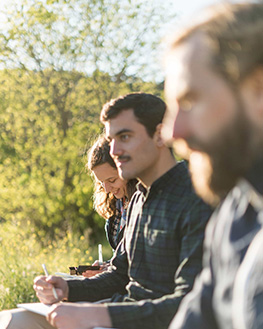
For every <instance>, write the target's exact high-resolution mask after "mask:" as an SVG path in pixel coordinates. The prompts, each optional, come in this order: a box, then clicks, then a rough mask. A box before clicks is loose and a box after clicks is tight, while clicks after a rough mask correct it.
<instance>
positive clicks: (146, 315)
mask: <svg viewBox="0 0 263 329" xmlns="http://www.w3.org/2000/svg"><path fill="white" fill-rule="evenodd" d="M139 188H140V189H141V188H142V187H141V186H139ZM211 212H212V210H211V208H210V207H209V206H208V205H206V204H205V203H204V202H203V201H202V200H201V199H200V198H199V197H198V196H197V195H196V194H195V193H194V191H193V187H192V184H191V180H190V177H189V173H188V169H187V166H186V164H185V162H179V163H178V164H177V165H176V166H175V167H173V168H172V169H171V170H169V171H168V172H167V173H165V174H164V175H163V176H162V177H160V178H159V179H157V180H156V181H155V182H154V183H153V184H152V186H151V187H150V188H149V190H147V191H141V190H139V189H138V191H137V192H136V193H135V194H134V196H133V198H132V200H131V202H130V205H129V209H128V214H127V224H126V231H125V233H124V234H125V238H124V239H123V240H122V242H121V243H120V244H119V246H118V248H117V249H116V251H115V255H114V256H113V258H112V269H111V270H110V271H107V272H104V273H102V274H100V275H97V276H95V277H93V278H90V279H85V280H81V281H80V280H70V281H68V284H69V301H83V300H86V301H95V300H99V299H103V298H107V297H112V302H111V303H109V304H107V306H108V309H109V313H110V316H111V320H112V323H113V326H114V327H115V328H123V329H133V328H136V329H140V328H141V329H147V328H149V329H155V328H156V329H157V328H158V329H159V328H167V327H168V325H169V323H170V321H171V320H172V318H173V316H174V314H175V313H176V311H177V309H178V306H179V304H180V302H181V300H182V298H183V297H184V296H185V294H186V293H187V292H188V291H189V290H191V288H192V285H193V282H194V279H195V277H196V275H197V274H198V273H199V272H200V271H201V268H202V247H203V238H204V229H205V226H206V223H207V221H208V219H209V217H210V215H211ZM87 321H88V319H87Z"/></svg>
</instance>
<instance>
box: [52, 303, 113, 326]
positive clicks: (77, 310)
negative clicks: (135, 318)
mask: <svg viewBox="0 0 263 329" xmlns="http://www.w3.org/2000/svg"><path fill="white" fill-rule="evenodd" d="M47 321H48V322H49V323H50V324H51V325H52V326H54V327H55V328H58V329H76V328H78V329H92V328H94V327H99V326H102V327H111V326H112V324H111V319H110V316H109V313H108V309H107V307H106V306H105V305H94V304H91V303H82V304H76V303H58V304H54V305H53V306H52V307H51V308H50V311H49V313H48V315H47Z"/></svg>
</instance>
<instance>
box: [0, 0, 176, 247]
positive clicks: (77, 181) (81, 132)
mask: <svg viewBox="0 0 263 329" xmlns="http://www.w3.org/2000/svg"><path fill="white" fill-rule="evenodd" d="M150 4H151V5H150ZM159 4H160V3H159ZM159 4H158V1H150V2H144V1H142V0H140V1H128V0H123V1H118V0H89V1H86V0H85V1H84V0H71V1H67V0H64V1H58V0H57V1H55V0H53V1H51V0H41V1H35V0H20V1H15V0H13V1H10V2H9V3H8V7H7V9H6V11H5V13H4V16H3V17H4V18H3V20H4V21H3V24H2V25H1V30H0V68H1V70H0V129H1V136H0V150H1V152H0V182H1V183H0V209H1V213H0V218H2V219H3V220H7V221H13V220H19V221H21V222H25V223H26V222H28V221H30V223H31V226H32V229H33V230H34V233H35V234H36V236H37V237H38V238H39V239H40V241H42V240H41V239H42V238H43V237H47V236H48V239H49V238H51V239H54V238H55V237H56V239H58V238H64V236H65V235H66V234H67V233H68V232H72V233H74V234H77V235H83V236H85V239H88V240H90V241H92V242H93V243H94V242H98V241H99V240H100V239H101V237H102V236H103V235H104V232H103V227H104V221H103V219H101V218H100V217H99V216H98V215H97V214H96V213H95V212H94V210H93V205H92V191H93V185H92V181H91V178H90V177H89V176H88V175H87V173H86V172H85V170H84V166H85V161H86V159H85V152H86V150H87V148H89V147H90V146H91V144H92V142H93V140H94V139H95V137H96V136H97V135H98V134H99V133H100V132H101V131H102V125H101V124H100V123H99V113H100V110H101V108H102V105H103V104H104V103H105V102H106V101H109V100H110V99H111V98H113V97H117V96H119V95H120V94H125V93H128V92H134V91H145V92H151V93H154V94H157V95H162V89H163V84H162V83H157V82H156V81H147V82H146V81H145V80H144V79H143V76H142V75H143V72H146V71H145V70H144V69H145V67H146V64H147V63H148V65H149V58H150V57H151V56H153V57H154V54H155V52H156V44H157V43H158V42H159V41H160V36H161V33H160V31H161V30H162V28H161V27H163V25H164V23H163V21H166V22H168V21H169V19H172V15H171V12H169V15H170V16H168V14H167V9H168V7H169V4H168V2H167V4H168V7H164V6H163V7H160V6H159ZM148 71H151V67H149V68H148ZM153 71H154V69H153ZM131 72H133V73H131ZM144 74H145V76H146V75H147V74H146V73H144Z"/></svg>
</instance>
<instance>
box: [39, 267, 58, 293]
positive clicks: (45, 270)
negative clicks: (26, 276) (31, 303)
mask: <svg viewBox="0 0 263 329" xmlns="http://www.w3.org/2000/svg"><path fill="white" fill-rule="evenodd" d="M42 267H43V270H44V272H45V275H46V276H49V274H48V271H47V268H46V265H45V264H42ZM52 291H53V295H54V297H55V298H56V299H58V295H57V292H56V289H55V288H54V287H53V288H52Z"/></svg>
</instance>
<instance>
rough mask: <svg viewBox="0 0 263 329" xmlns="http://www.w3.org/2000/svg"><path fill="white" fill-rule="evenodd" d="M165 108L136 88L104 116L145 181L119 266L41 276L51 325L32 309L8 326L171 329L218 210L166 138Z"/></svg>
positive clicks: (113, 140) (133, 205)
mask: <svg viewBox="0 0 263 329" xmlns="http://www.w3.org/2000/svg"><path fill="white" fill-rule="evenodd" d="M165 108H166V106H165V103H164V102H163V101H162V100H161V99H160V98H158V97H156V96H154V95H151V94H144V93H135V94H128V95H126V96H123V97H119V98H117V99H115V100H112V101H110V102H109V103H107V104H106V105H105V106H104V108H103V110H102V113H101V121H102V122H103V123H104V125H105V130H106V137H107V138H108V140H109V141H110V146H111V155H112V157H113V159H114V160H115V162H116V165H117V168H118V171H119V173H120V175H121V176H122V178H124V179H126V180H128V179H130V178H132V177H133V178H135V177H137V178H138V180H139V182H140V184H139V186H138V190H137V192H135V194H134V195H133V198H132V199H131V201H130V205H129V209H128V212H127V224H126V229H125V233H124V238H123V240H122V242H121V243H120V245H119V246H118V247H117V250H116V252H115V255H114V257H113V259H112V261H111V263H112V269H111V270H109V271H107V272H104V273H102V274H99V275H97V276H95V277H92V278H90V279H85V280H69V281H64V280H63V279H62V278H57V277H49V278H46V277H38V278H37V279H36V280H35V286H34V288H35V290H36V292H37V296H38V297H39V299H40V301H42V302H43V303H48V304H51V303H54V305H53V306H52V309H51V311H50V312H49V314H48V318H47V319H48V322H49V323H48V322H47V321H46V319H45V318H44V317H41V316H36V315H35V314H34V315H33V316H31V315H30V314H29V312H23V314H21V312H20V313H18V312H14V311H13V312H12V315H13V318H12V320H11V323H10V325H9V326H8V327H7V328H16V329H19V328H25V327H26V328H28V329H30V328H34V329H35V328H50V329H51V328H53V327H51V326H50V324H51V325H53V326H54V327H57V328H59V329H73V328H78V329H82V328H93V327H96V326H103V327H115V328H125V329H133V328H136V329H137V328H145V329H146V328H149V329H155V328H156V329H157V328H158V329H161V328H167V327H168V325H169V323H170V321H171V320H172V318H173V315H174V313H175V312H176V311H177V308H178V306H179V303H180V302H181V300H182V298H183V297H184V296H185V294H186V293H187V292H188V291H189V290H190V289H191V287H192V284H193V281H194V278H195V276H196V275H197V274H198V273H199V272H200V270H201V259H202V244H203V242H202V241H203V235H204V228H205V225H206V223H207V220H208V219H209V217H210V214H211V209H210V207H209V206H208V205H207V204H205V203H204V202H203V201H202V200H201V199H200V198H199V197H198V196H197V195H196V194H195V192H194V191H193V188H192V184H191V179H190V177H189V174H188V170H187V166H186V164H185V162H183V161H182V162H178V163H177V162H176V160H175V158H174V156H173V154H172V152H171V150H170V149H169V148H168V147H167V146H166V145H165V144H164V143H163V140H162V138H161V127H162V124H161V122H162V119H163V116H164V113H165ZM53 287H55V288H56V291H57V295H58V300H56V299H55V298H54V296H53V293H52V288H53ZM110 297H111V302H110V303H106V304H99V305H98V304H91V303H83V304H77V303H56V302H58V301H60V300H62V299H64V300H67V301H68V302H76V301H91V302H93V301H97V300H100V299H104V298H110ZM7 314H10V313H9V312H7ZM3 320H4V319H3ZM40 321H41V326H40ZM25 322H26V323H27V326H24V327H23V325H24V324H25ZM0 323H1V313H0ZM21 324H22V326H21ZM0 328H1V325H0ZM3 328H6V326H5V327H3ZM1 329H2V328H1Z"/></svg>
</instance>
